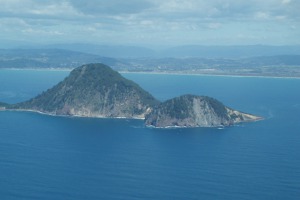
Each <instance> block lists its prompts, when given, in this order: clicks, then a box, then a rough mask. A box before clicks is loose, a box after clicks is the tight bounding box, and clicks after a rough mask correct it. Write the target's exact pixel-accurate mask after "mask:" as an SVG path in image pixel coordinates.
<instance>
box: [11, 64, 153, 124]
mask: <svg viewBox="0 0 300 200" xmlns="http://www.w3.org/2000/svg"><path fill="white" fill-rule="evenodd" d="M158 103H159V102H158V101H157V100H156V99H155V98H154V97H153V96H152V95H151V94H149V93H148V92H146V91H145V90H143V89H142V88H141V87H140V86H138V85H137V84H136V83H134V82H133V81H130V80H128V79H126V78H124V77H123V76H121V75H120V74H119V73H118V72H116V71H114V70H112V69H111V68H110V67H108V66H106V65H103V64H88V65H83V66H81V67H78V68H76V69H74V70H73V71H72V72H71V73H70V75H69V76H68V77H66V78H65V79H64V80H63V81H62V82H60V83H58V84H57V85H55V86H54V87H53V88H51V89H49V90H47V91H46V92H43V93H42V94H40V95H38V96H37V97H35V98H32V99H30V100H29V101H26V102H22V103H19V104H15V105H12V106H10V108H13V109H22V110H31V111H37V112H42V113H46V114H52V115H66V116H81V117H102V118H140V119H144V118H145V114H147V113H149V112H150V110H151V108H152V107H153V106H154V105H156V104H158Z"/></svg>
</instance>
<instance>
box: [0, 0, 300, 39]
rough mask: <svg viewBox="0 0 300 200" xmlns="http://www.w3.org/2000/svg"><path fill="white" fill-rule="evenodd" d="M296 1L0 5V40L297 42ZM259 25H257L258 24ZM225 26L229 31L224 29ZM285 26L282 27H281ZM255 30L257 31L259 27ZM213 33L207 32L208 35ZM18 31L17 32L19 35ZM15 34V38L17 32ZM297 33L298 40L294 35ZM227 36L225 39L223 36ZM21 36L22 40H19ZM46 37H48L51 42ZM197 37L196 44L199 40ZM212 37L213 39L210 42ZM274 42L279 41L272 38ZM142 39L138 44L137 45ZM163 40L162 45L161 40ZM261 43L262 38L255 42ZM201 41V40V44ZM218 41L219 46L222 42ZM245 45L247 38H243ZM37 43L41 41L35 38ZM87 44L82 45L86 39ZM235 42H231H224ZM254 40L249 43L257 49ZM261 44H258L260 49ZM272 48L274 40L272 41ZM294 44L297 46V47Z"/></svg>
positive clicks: (12, 0) (7, 1) (33, 0)
mask: <svg viewBox="0 0 300 200" xmlns="http://www.w3.org/2000/svg"><path fill="white" fill-rule="evenodd" d="M299 2H300V1H295V0H294V1H293V0H264V1H262V0H247V1H236V0H210V1H207V0H184V1H182V0H163V1H162V0H126V1H125V0H109V1H106V0H93V1H85V0H43V1H41V0H0V5H1V7H0V28H1V31H2V32H0V38H1V37H2V38H9V37H19V36H20V33H23V35H24V39H26V37H27V39H29V40H30V39H32V38H30V35H32V36H36V35H38V34H41V35H45V36H47V37H48V39H49V38H50V39H52V40H56V39H57V38H60V39H62V40H63V39H65V40H74V41H75V42H76V40H82V41H84V40H85V38H87V36H86V34H90V36H89V37H88V39H89V40H93V39H95V40H97V41H99V42H102V41H105V40H111V41H112V42H116V41H119V42H122V39H124V40H126V41H133V42H147V43H158V44H161V43H164V42H169V43H170V42H173V41H174V42H178V43H184V42H187V41H190V42H191V41H193V40H195V41H198V42H203V41H225V40H227V41H228V42H229V39H228V38H229V36H228V35H237V33H236V32H237V30H239V29H240V27H241V26H244V32H243V34H244V35H246V34H245V33H247V32H249V34H247V35H256V34H257V30H259V31H261V32H263V31H265V32H264V33H265V34H266V35H267V34H269V37H270V40H272V38H273V35H274V34H273V35H272V34H270V32H267V31H266V30H265V29H263V28H262V27H270V29H271V30H272V29H276V31H277V32H278V35H280V33H284V34H285V35H289V33H288V32H284V31H286V29H288V30H289V31H290V32H291V33H290V37H291V40H290V41H295V42H296V41H298V37H296V36H295V35H300V33H299V29H291V28H290V26H291V24H293V25H294V26H296V27H298V26H299V25H300V24H299V23H300V12H299V9H297V8H299V6H300V3H299ZM258 22H259V23H258ZM229 24H230V25H229ZM286 24H288V25H286ZM260 26H261V27H260ZM216 29H217V30H218V31H212V30H216ZM22 30H23V32H22ZM18 31H19V32H20V33H19V32H18ZM297 33H298V34H297ZM226 35H227V36H226ZM25 36H26V37H25ZM51 36H53V37H52V38H51ZM200 36H201V40H200V39H199V37H200ZM213 37H216V38H219V39H212V38H213ZM277 37H279V36H277ZM142 38H143V39H142ZM163 38H164V39H163ZM260 38H263V37H260ZM206 39H207V40H206ZM222 39H223V40H222ZM244 39H245V40H247V39H248V40H249V42H251V41H254V39H252V40H251V37H244ZM41 40H42V38H41ZM86 40H87V39H86ZM230 41H232V42H235V41H234V40H230ZM258 41H259V38H257V40H256V41H255V42H256V43H259V42H258ZM263 42H264V40H261V43H263ZM274 42H276V40H275V39H274ZM298 43H299V42H298Z"/></svg>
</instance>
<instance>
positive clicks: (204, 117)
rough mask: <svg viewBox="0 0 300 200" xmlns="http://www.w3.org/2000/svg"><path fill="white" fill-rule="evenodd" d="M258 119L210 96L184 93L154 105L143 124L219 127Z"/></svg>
mask: <svg viewBox="0 0 300 200" xmlns="http://www.w3.org/2000/svg"><path fill="white" fill-rule="evenodd" d="M259 119H261V118H260V117H257V116H254V115H250V114H246V113H242V112H239V111H236V110H233V109H230V108H228V107H226V106H224V105H223V104H222V103H221V102H219V101H218V100H216V99H213V98H210V97H206V96H195V95H184V96H180V97H176V98H173V99H170V100H167V101H165V102H163V103H161V104H159V105H158V106H156V107H155V108H154V109H153V110H152V111H151V112H150V113H149V114H148V115H147V116H146V118H145V124H146V125H147V126H154V127H161V128H165V127H219V126H229V125H232V124H235V123H239V122H249V121H256V120H259Z"/></svg>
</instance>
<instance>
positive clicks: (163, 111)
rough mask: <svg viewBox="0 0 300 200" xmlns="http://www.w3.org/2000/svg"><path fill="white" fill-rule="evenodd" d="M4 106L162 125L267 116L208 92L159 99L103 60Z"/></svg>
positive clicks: (197, 124) (223, 122)
mask: <svg viewBox="0 0 300 200" xmlns="http://www.w3.org/2000/svg"><path fill="white" fill-rule="evenodd" d="M0 107H1V108H2V109H6V110H17V111H33V112H39V113H44V114H49V115H60V116H78V117H98V118H127V119H142V120H144V121H145V125H146V126H150V127H157V128H167V127H219V126H230V125H233V124H235V123H240V122H250V121H257V120H260V119H262V118H261V117H258V116H255V115H251V114H247V113H243V112H240V111H237V110H234V109H231V108H229V107H226V106H224V105H223V104H222V103H221V102H219V101H218V100H216V99H214V98H211V97H206V96H196V95H183V96H180V97H176V98H173V99H170V100H167V101H165V102H160V101H158V100H157V99H155V98H154V97H153V96H152V95H151V94H150V93H148V92H147V91H145V90H144V89H142V88H141V87H140V86H139V85H138V84H136V83H134V82H133V81H131V80H128V79H126V78H124V77H123V76H122V75H120V74H119V73H118V72H116V71H114V70H112V69H111V68H110V67H109V66H107V65H104V64H100V63H92V64H86V65H82V66H80V67H78V68H76V69H74V70H72V71H71V73H70V75H69V76H67V77H66V78H65V79H64V80H63V81H61V82H60V83H58V84H57V85H55V86H54V87H52V88H50V89H48V90H47V91H44V92H42V93H41V94H40V95H38V96H36V97H34V98H32V99H29V100H28V101H25V102H21V103H17V104H11V105H9V104H5V103H1V104H0Z"/></svg>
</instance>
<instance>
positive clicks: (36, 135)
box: [0, 70, 300, 200]
mask: <svg viewBox="0 0 300 200" xmlns="http://www.w3.org/2000/svg"><path fill="white" fill-rule="evenodd" d="M68 73H69V72H66V71H34V70H33V71H28V70H0V102H1V101H4V102H8V103H16V102H19V101H24V100H26V99H29V98H30V97H33V96H35V95H37V94H39V93H41V92H42V91H43V90H46V89H48V88H49V87H51V86H53V85H54V84H56V83H57V82H59V81H60V80H63V78H64V77H65V76H67V75H68ZM123 75H124V76H125V77H127V78H129V79H131V80H133V81H136V82H137V83H138V84H140V85H141V86H142V87H143V88H145V89H146V90H147V91H149V92H150V93H151V94H153V95H154V96H155V97H156V98H158V99H159V100H162V101H163V100H166V99H168V98H172V97H175V96H178V95H182V94H197V95H207V96H212V97H215V98H217V99H218V100H220V101H222V102H223V103H224V104H225V105H228V106H230V107H232V108H235V109H239V110H242V111H245V112H249V113H253V114H257V115H260V116H263V117H265V118H266V119H265V120H263V121H259V122H255V123H248V124H240V125H237V126H232V127H228V128H224V129H217V128H195V129H150V128H145V127H144V125H143V121H140V120H126V119H92V118H72V117H53V116H47V115H41V114H37V113H30V112H10V111H2V112H0V138H1V139H0V198H1V199H49V200H50V199H51V200H52V199H62V200H68V199H72V200H76V199H78V200H79V199H225V200H226V199H249V200H250V199H251V200H252V199H262V200H265V199H298V197H299V196H300V154H299V152H300V135H299V134H300V88H299V85H300V79H281V78H276V79H275V78H257V77H222V76H219V77H218V76H191V75H166V74H134V73H125V74H123Z"/></svg>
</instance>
